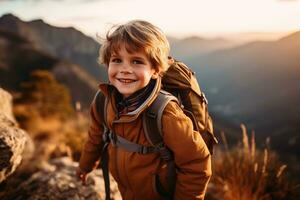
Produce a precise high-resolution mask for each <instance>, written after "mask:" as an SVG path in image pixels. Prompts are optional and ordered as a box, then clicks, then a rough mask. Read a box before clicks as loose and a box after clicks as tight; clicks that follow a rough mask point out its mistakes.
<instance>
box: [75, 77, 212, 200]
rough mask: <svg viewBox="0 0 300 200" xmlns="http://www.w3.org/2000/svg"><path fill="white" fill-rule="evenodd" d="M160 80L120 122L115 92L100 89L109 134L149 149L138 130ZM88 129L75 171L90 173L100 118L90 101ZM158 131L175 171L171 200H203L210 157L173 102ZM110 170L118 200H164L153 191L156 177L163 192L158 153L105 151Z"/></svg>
mask: <svg viewBox="0 0 300 200" xmlns="http://www.w3.org/2000/svg"><path fill="white" fill-rule="evenodd" d="M160 84H161V83H160V79H157V81H156V85H155V88H154V90H153V92H152V94H151V95H150V96H149V98H148V99H147V100H146V101H145V102H144V103H143V104H142V105H141V106H140V107H139V108H137V109H136V110H135V111H133V112H130V113H128V114H126V115H121V116H120V118H118V117H117V115H116V107H115V99H114V95H113V94H114V93H115V88H113V87H112V86H111V85H108V84H100V86H99V87H100V90H101V91H102V92H103V93H104V95H105V96H106V97H108V99H109V101H108V106H107V117H106V120H107V124H108V126H109V128H110V130H113V131H114V132H115V133H117V134H118V135H120V136H121V137H123V138H125V139H127V140H129V141H132V142H134V143H138V144H140V145H144V146H150V144H149V142H148V141H147V139H146V136H145V135H144V131H143V125H142V119H141V113H142V112H143V111H144V110H145V109H146V108H147V107H148V105H149V104H151V103H152V102H153V100H154V99H155V97H156V96H157V94H158V92H159V89H160ZM90 114H91V124H90V127H89V132H88V133H89V135H88V139H87V141H86V143H85V145H84V148H83V151H82V156H81V158H80V165H79V166H80V168H81V169H82V170H84V171H86V172H90V171H91V170H92V169H93V167H95V164H96V161H97V160H98V159H99V157H100V152H101V144H102V133H103V127H102V125H101V124H102V122H103V119H102V118H103V117H102V115H101V114H98V112H97V109H96V105H95V101H93V102H92V105H91V110H90ZM162 126H163V127H162V131H163V139H164V143H165V145H166V146H167V147H168V148H169V149H171V150H172V152H173V153H174V159H175V164H176V167H177V181H176V188H175V194H174V198H175V199H182V200H188V199H204V194H205V191H206V188H207V184H208V181H209V179H210V176H211V156H210V153H209V151H208V149H207V147H206V145H205V143H204V141H203V140H202V138H201V136H200V134H199V133H197V132H195V131H193V125H192V121H191V120H190V119H189V118H188V117H187V116H186V115H185V114H184V113H183V111H182V110H181V108H180V107H179V105H178V104H177V103H176V102H172V101H171V102H170V103H169V104H168V105H167V106H166V108H165V110H164V112H163V116H162ZM108 153H109V170H110V173H111V174H112V176H113V177H114V179H115V180H116V181H117V183H118V187H119V190H120V193H121V195H122V198H123V199H125V200H127V199H130V200H131V199H151V200H153V199H163V197H162V196H160V195H159V194H158V192H157V191H156V188H155V182H154V181H155V179H154V177H155V175H156V174H158V175H159V178H160V181H161V183H162V185H163V186H164V188H166V187H167V180H166V172H167V170H166V163H165V161H163V160H161V159H160V156H159V154H158V153H151V154H146V155H141V154H138V153H132V152H127V151H125V150H124V149H121V148H116V147H114V146H112V144H110V145H109V147H108Z"/></svg>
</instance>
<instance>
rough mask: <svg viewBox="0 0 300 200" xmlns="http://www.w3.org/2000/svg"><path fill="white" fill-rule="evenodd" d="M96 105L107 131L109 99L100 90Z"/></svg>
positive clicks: (95, 99) (96, 97)
mask: <svg viewBox="0 0 300 200" xmlns="http://www.w3.org/2000/svg"><path fill="white" fill-rule="evenodd" d="M94 101H95V104H96V110H97V112H98V113H97V114H98V115H99V116H100V115H101V117H102V119H103V126H104V127H105V128H106V129H107V128H108V126H107V122H106V106H107V98H106V97H105V96H104V94H103V93H102V92H100V90H98V91H97V93H96V95H95V98H94Z"/></svg>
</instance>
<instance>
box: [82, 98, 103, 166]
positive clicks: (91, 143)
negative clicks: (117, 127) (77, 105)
mask: <svg viewBox="0 0 300 200" xmlns="http://www.w3.org/2000/svg"><path fill="white" fill-rule="evenodd" d="M99 95H103V94H99ZM96 102H97V101H96V98H94V100H93V102H92V104H91V107H90V125H89V129H88V137H87V139H86V141H85V143H84V146H83V149H82V152H81V157H80V161H79V167H80V169H82V170H83V171H85V172H90V171H92V170H93V168H95V167H96V165H97V161H98V160H99V158H100V156H101V149H102V146H103V144H102V134H103V131H104V128H103V125H102V124H103V123H102V122H103V117H102V115H101V114H98V110H97V106H99V105H96Z"/></svg>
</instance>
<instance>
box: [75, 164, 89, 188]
mask: <svg viewBox="0 0 300 200" xmlns="http://www.w3.org/2000/svg"><path fill="white" fill-rule="evenodd" d="M76 176H77V177H78V178H79V179H80V180H81V182H82V185H86V176H87V173H86V172H85V171H83V170H82V169H80V167H78V168H77V169H76Z"/></svg>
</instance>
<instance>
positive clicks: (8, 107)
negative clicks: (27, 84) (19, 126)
mask: <svg viewBox="0 0 300 200" xmlns="http://www.w3.org/2000/svg"><path fill="white" fill-rule="evenodd" d="M0 102H1V103H0V113H1V114H3V115H6V117H7V118H8V119H9V120H11V121H13V122H15V121H16V120H15V118H14V116H13V112H12V97H11V95H10V94H9V93H8V92H6V91H5V90H3V89H2V88H1V87H0Z"/></svg>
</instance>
